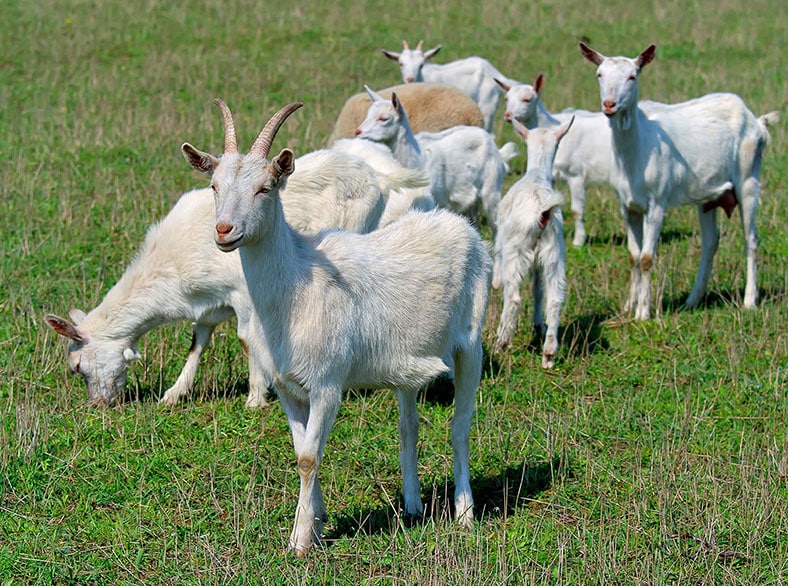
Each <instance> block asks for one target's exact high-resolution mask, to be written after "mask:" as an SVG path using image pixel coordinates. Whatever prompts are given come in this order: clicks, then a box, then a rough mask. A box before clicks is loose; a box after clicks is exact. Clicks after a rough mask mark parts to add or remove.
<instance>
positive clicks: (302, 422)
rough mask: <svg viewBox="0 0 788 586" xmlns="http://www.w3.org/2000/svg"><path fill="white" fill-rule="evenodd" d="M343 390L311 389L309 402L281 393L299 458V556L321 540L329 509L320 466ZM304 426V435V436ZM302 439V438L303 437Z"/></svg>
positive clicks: (293, 541) (294, 546)
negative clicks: (322, 487)
mask: <svg viewBox="0 0 788 586" xmlns="http://www.w3.org/2000/svg"><path fill="white" fill-rule="evenodd" d="M341 398H342V390H341V389H339V388H333V387H322V388H316V389H311V390H310V392H309V406H308V407H306V408H305V407H304V406H303V405H302V404H299V403H298V402H296V401H295V400H294V399H293V398H292V397H291V396H290V395H289V394H288V393H287V392H283V393H280V396H279V400H280V402H282V405H283V407H284V409H285V412H286V413H287V416H288V419H290V418H291V416H292V417H293V418H294V420H292V421H291V423H290V427H291V431H292V432H293V443H294V447H295V449H296V457H297V459H298V475H299V477H300V480H301V488H300V490H299V493H298V505H297V506H296V514H295V522H294V524H293V531H292V533H291V534H290V549H291V550H293V551H295V552H296V555H298V556H299V557H303V556H305V555H306V554H307V553H308V552H309V550H310V549H311V547H312V545H313V544H315V543H318V542H319V541H320V535H321V533H322V531H323V523H324V522H325V517H326V510H325V505H324V504H323V493H322V491H321V490H320V482H319V480H318V469H319V467H320V462H321V461H322V459H323V450H324V449H325V445H326V440H327V439H328V433H329V432H330V431H331V428H332V427H333V425H334V420H335V419H336V415H337V412H338V411H339V404H340V401H341ZM301 430H303V437H300V436H301V434H300V432H301ZM299 440H300V441H299Z"/></svg>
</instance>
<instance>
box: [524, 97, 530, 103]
mask: <svg viewBox="0 0 788 586" xmlns="http://www.w3.org/2000/svg"><path fill="white" fill-rule="evenodd" d="M530 101H531V98H523V104H527V103H528V102H530Z"/></svg>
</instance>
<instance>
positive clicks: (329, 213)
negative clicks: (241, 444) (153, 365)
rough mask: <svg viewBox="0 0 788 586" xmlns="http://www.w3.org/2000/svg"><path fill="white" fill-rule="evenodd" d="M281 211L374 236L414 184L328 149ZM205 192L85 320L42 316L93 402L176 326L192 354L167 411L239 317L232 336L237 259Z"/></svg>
mask: <svg viewBox="0 0 788 586" xmlns="http://www.w3.org/2000/svg"><path fill="white" fill-rule="evenodd" d="M298 163H299V171H298V173H295V174H293V176H292V177H291V178H290V181H289V182H288V186H287V189H285V190H283V191H282V202H283V205H284V208H285V213H286V214H287V217H288V219H289V221H290V222H291V223H292V224H293V225H294V226H295V227H297V228H298V229H300V230H302V231H305V232H317V231H319V230H322V229H326V228H333V227H340V228H343V229H346V230H351V231H370V230H372V229H374V228H376V227H377V225H378V223H379V220H380V218H381V216H382V213H383V211H384V205H385V199H386V193H387V192H388V191H390V190H394V189H401V188H404V187H411V186H416V185H421V184H423V182H424V178H423V177H422V176H421V174H419V173H415V172H413V171H410V170H400V171H396V172H392V173H391V174H388V175H385V176H384V175H381V174H380V173H378V172H376V171H374V170H373V169H372V168H371V167H369V166H368V165H366V164H365V163H364V162H363V161H361V160H360V159H358V158H357V157H355V156H353V155H351V154H348V153H341V152H334V151H330V150H322V151H315V152H313V153H309V154H306V155H304V156H302V157H300V158H299V159H298ZM215 215H216V214H215V211H214V203H213V197H212V195H211V192H210V190H206V189H203V190H196V191H192V192H189V193H186V194H184V195H183V196H182V197H181V198H180V199H179V200H178V202H177V203H176V204H175V206H174V207H173V209H172V210H171V211H170V213H168V214H167V216H165V217H164V219H162V220H161V221H160V222H159V223H158V224H156V225H154V226H152V227H151V228H150V229H149V230H148V233H147V235H146V237H145V241H144V242H143V244H142V246H141V248H140V250H139V251H138V253H137V255H136V258H135V259H134V260H133V261H132V262H131V263H130V265H129V266H128V268H127V269H126V271H125V272H124V274H123V276H122V277H121V279H120V280H119V281H118V283H117V284H116V285H115V286H114V287H113V288H112V289H111V290H110V291H109V293H107V295H106V297H105V298H104V299H103V301H102V302H101V303H100V304H99V305H98V306H97V307H96V308H95V309H93V311H91V312H90V313H88V314H87V315H85V313H84V312H82V311H79V310H71V311H70V312H69V315H70V317H71V319H72V320H73V322H74V323H71V322H69V321H68V320H66V319H64V318H61V317H58V316H55V315H47V316H46V318H45V321H46V323H47V324H48V325H49V326H50V327H52V328H53V329H54V330H55V331H56V332H58V333H59V334H61V335H63V336H65V337H67V338H69V339H71V340H72V345H71V348H70V350H69V357H68V362H69V365H70V368H71V371H72V372H75V373H77V372H78V373H80V374H81V375H82V376H83V378H84V379H85V382H86V384H87V388H88V395H89V396H90V398H91V401H92V402H95V403H110V402H112V401H113V400H114V399H115V398H116V396H117V395H118V394H120V393H121V392H122V391H123V388H124V386H125V381H126V375H127V370H128V366H129V363H130V362H131V361H132V360H135V359H137V358H139V351H138V350H137V349H136V348H137V343H138V341H139V339H140V338H141V337H142V336H143V335H145V334H146V333H147V332H149V331H150V330H152V329H153V328H155V327H157V326H159V325H162V324H165V323H169V322H173V321H178V320H190V321H193V322H194V329H193V338H192V347H191V350H190V351H189V356H188V359H187V361H186V364H185V365H184V367H183V370H182V371H181V374H180V376H179V377H178V379H177V381H176V382H175V384H174V385H173V386H172V387H170V388H169V389H167V391H166V392H165V393H164V395H163V396H162V398H161V400H160V402H161V403H163V404H165V405H174V404H175V403H177V401H178V399H179V398H180V397H182V396H184V395H186V394H188V393H189V392H190V391H191V388H192V386H193V382H194V378H195V375H196V372H197V367H198V364H199V361H200V357H201V356H202V353H203V352H204V351H205V350H206V349H207V347H208V345H209V344H210V340H211V336H212V334H213V331H214V329H215V328H216V326H217V325H219V324H220V323H222V322H224V321H226V320H228V319H230V318H231V317H232V316H233V315H235V314H237V315H238V318H239V319H238V337H239V338H240V339H241V341H242V342H244V343H245V340H246V338H247V336H246V334H245V332H244V327H245V325H246V323H248V321H249V320H248V318H247V317H245V316H246V313H248V312H249V306H250V302H249V301H248V293H247V291H246V283H245V281H244V279H243V273H242V271H241V262H240V258H239V256H238V254H230V255H225V254H222V253H221V252H220V251H218V250H217V249H216V245H215V244H214V243H213V239H212V237H211V234H212V232H213V227H214V224H215ZM249 371H250V372H249V398H248V400H247V402H246V405H247V407H263V406H265V405H266V404H267V402H266V399H265V396H266V392H267V388H268V381H267V380H266V378H265V377H264V376H263V374H262V373H261V372H259V370H257V369H255V365H254V363H253V362H250V363H249Z"/></svg>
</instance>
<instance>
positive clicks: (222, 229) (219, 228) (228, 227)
mask: <svg viewBox="0 0 788 586" xmlns="http://www.w3.org/2000/svg"><path fill="white" fill-rule="evenodd" d="M232 231H233V226H232V224H227V223H225V222H219V223H218V224H216V233H217V234H218V235H219V236H227V235H228V234H229V233H230V232H232Z"/></svg>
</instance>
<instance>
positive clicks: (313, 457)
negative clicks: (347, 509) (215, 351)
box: [182, 100, 492, 555]
mask: <svg viewBox="0 0 788 586" xmlns="http://www.w3.org/2000/svg"><path fill="white" fill-rule="evenodd" d="M216 104H217V105H218V106H219V108H220V109H221V111H222V116H223V120H224V132H225V147H224V154H223V155H222V156H221V157H215V156H213V155H211V154H208V153H205V152H202V151H199V150H197V149H196V148H195V147H193V146H192V145H190V144H188V143H185V144H184V145H183V147H182V150H183V153H184V155H185V156H186V158H187V160H188V161H189V162H190V164H191V165H192V166H193V167H194V168H195V169H198V170H200V171H202V172H204V173H206V174H207V175H209V176H210V177H211V187H212V189H213V190H214V193H215V195H216V227H215V233H214V238H215V240H216V244H217V246H218V247H219V248H220V249H221V250H223V251H225V252H231V251H233V250H236V249H239V248H240V255H241V265H242V267H243V271H244V275H245V276H246V280H247V283H248V285H249V290H250V296H251V300H252V303H253V306H254V310H253V311H252V314H251V322H250V324H249V328H248V330H249V351H250V355H251V356H252V358H253V359H254V360H256V361H257V362H258V365H259V367H260V368H261V370H263V371H264V372H267V373H270V376H271V378H272V380H273V384H274V388H275V389H276V392H277V394H278V396H279V400H280V403H281V404H282V407H283V408H284V410H285V413H286V414H287V417H288V421H289V424H290V430H291V432H292V436H293V445H294V448H295V453H296V457H297V461H298V474H299V476H300V479H301V489H300V492H299V497H298V505H297V507H296V515H295V523H294V527H293V531H292V533H291V535H290V541H289V543H290V547H291V548H292V549H294V550H295V551H296V553H297V554H299V555H304V554H305V553H306V552H307V551H308V550H309V548H310V547H311V546H312V545H313V543H314V542H315V540H319V536H320V532H321V529H322V523H323V519H324V516H325V506H324V504H323V495H322V492H321V490H320V482H319V480H318V468H319V466H320V463H321V461H322V459H323V451H324V448H325V444H326V439H327V437H328V434H329V432H330V430H331V427H332V426H333V424H334V420H335V418H336V415H337V412H338V410H339V405H340V402H341V400H342V392H343V391H344V390H345V389H347V388H350V387H356V388H396V389H397V399H398V401H399V410H400V423H399V432H400V465H401V468H402V474H403V480H404V489H403V494H404V501H405V511H406V513H408V514H412V515H420V514H421V513H422V511H423V505H422V502H421V497H420V486H419V480H418V473H417V460H416V443H417V439H418V426H419V419H418V414H417V409H416V407H417V405H416V393H417V391H418V390H419V389H420V388H421V387H422V386H423V385H425V384H426V383H428V382H429V381H430V380H432V379H434V378H435V377H437V376H439V375H441V374H450V375H453V378H454V387H455V415H454V421H453V424H452V433H451V435H452V445H453V451H454V481H455V485H456V490H455V497H454V505H455V509H456V518H457V520H458V521H459V522H460V523H461V524H462V525H464V526H472V524H473V497H472V495H471V487H470V471H469V456H468V443H469V434H470V425H471V417H472V414H473V410H474V397H475V392H476V389H477V387H478V385H479V381H480V377H481V368H482V339H481V335H482V327H483V324H484V316H485V311H486V306H487V296H488V289H489V279H490V272H491V264H492V263H491V259H490V256H489V253H488V252H487V249H486V247H485V245H484V243H483V242H482V240H481V238H480V236H479V234H478V233H477V232H476V230H474V229H473V228H472V227H471V226H470V224H468V223H467V221H466V220H464V219H462V218H460V217H459V216H456V215H454V214H452V213H450V212H447V211H444V210H434V211H432V212H426V213H425V212H410V213H408V214H406V215H405V216H404V217H403V218H402V219H400V220H399V221H397V222H395V223H393V224H391V225H389V226H387V227H386V228H382V229H380V230H376V231H374V232H371V233H369V234H365V235H359V234H351V233H347V232H339V231H326V232H321V233H318V234H317V235H312V236H310V235H304V234H301V233H299V232H296V231H295V230H293V229H291V228H290V226H289V225H288V224H287V222H286V221H285V216H284V213H283V211H282V204H281V201H280V193H279V192H280V190H281V189H282V187H283V186H284V185H285V182H286V180H287V177H288V176H289V175H290V174H291V173H292V172H293V165H294V160H293V159H294V154H293V151H292V150H290V149H287V148H285V149H283V150H282V151H281V152H280V153H279V154H278V155H277V156H275V157H273V159H271V160H268V158H267V157H268V152H269V150H270V147H271V143H272V142H273V139H274V136H275V135H276V133H277V131H278V130H279V128H280V127H281V125H282V124H283V123H284V121H285V119H286V118H287V116H289V115H290V114H291V113H292V112H294V111H295V110H296V109H298V108H299V107H300V106H301V104H300V103H294V104H290V105H288V106H285V107H284V108H282V109H281V110H280V111H279V112H277V113H276V114H275V115H274V116H273V117H272V118H271V119H270V120H269V121H268V122H267V123H266V125H265V127H264V128H263V130H262V131H261V132H260V134H259V136H258V137H257V139H256V140H255V142H254V144H253V145H252V147H251V149H250V150H249V153H248V154H246V155H243V154H241V153H239V152H238V145H237V141H236V137H235V127H234V124H233V121H232V115H231V113H230V110H229V108H228V107H227V105H226V104H225V103H224V102H222V101H221V100H216Z"/></svg>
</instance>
